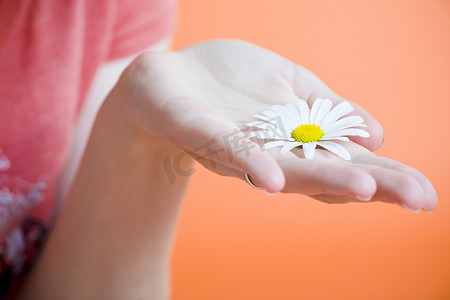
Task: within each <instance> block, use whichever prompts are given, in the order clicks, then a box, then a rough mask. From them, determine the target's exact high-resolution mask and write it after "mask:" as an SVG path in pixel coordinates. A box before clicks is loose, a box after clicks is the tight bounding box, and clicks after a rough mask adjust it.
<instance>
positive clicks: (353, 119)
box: [322, 116, 365, 133]
mask: <svg viewBox="0 0 450 300" xmlns="http://www.w3.org/2000/svg"><path fill="white" fill-rule="evenodd" d="M362 122H363V118H361V117H360V116H350V117H345V118H342V119H340V120H337V121H336V122H334V123H331V124H329V125H328V126H322V130H323V131H324V132H327V133H328V132H330V133H331V132H333V131H335V130H338V129H344V128H348V127H353V126H358V125H362V124H361V123H362ZM364 126H365V125H364ZM364 126H363V127H364Z"/></svg>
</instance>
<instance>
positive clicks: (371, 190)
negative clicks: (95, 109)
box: [117, 40, 437, 211]
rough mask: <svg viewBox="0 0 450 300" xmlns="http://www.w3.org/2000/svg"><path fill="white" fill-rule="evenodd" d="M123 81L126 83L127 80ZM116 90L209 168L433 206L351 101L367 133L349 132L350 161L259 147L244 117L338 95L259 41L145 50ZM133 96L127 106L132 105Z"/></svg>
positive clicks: (311, 190)
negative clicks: (383, 153)
mask: <svg viewBox="0 0 450 300" xmlns="http://www.w3.org/2000/svg"><path fill="white" fill-rule="evenodd" d="M124 83H125V84H124ZM117 87H118V90H120V91H121V92H123V93H125V95H127V99H128V101H127V103H128V105H127V111H128V113H129V115H130V116H131V117H132V119H133V121H135V122H136V123H137V124H138V125H139V126H141V127H142V128H145V129H146V130H147V131H148V132H149V133H150V135H151V136H155V137H156V136H158V137H159V138H161V137H162V138H164V139H167V140H169V141H170V142H172V143H174V144H175V145H177V146H178V147H180V148H181V149H183V150H184V151H186V152H187V153H189V154H191V156H192V157H194V158H195V159H197V160H198V161H199V162H200V163H202V164H203V165H204V166H205V167H207V168H209V169H210V170H212V171H214V172H216V173H219V174H222V175H230V176H236V177H240V176H241V170H243V171H245V172H248V173H249V174H250V175H251V178H252V180H253V181H254V182H255V183H256V184H257V185H259V186H261V187H263V188H264V189H265V190H266V191H268V192H271V193H273V192H278V191H284V192H294V193H301V194H306V195H309V196H312V197H314V198H316V199H318V200H321V201H325V202H330V203H336V202H338V203H343V202H349V201H361V200H362V201H368V200H381V201H387V202H392V203H398V204H401V205H403V206H406V207H408V208H410V209H413V210H417V209H422V208H423V209H425V210H427V211H432V210H433V209H434V208H435V206H436V204H437V197H436V193H435V191H434V189H433V187H432V185H431V183H430V182H429V181H428V179H427V178H426V177H425V176H423V175H422V174H421V173H420V172H418V171H416V170H414V169H412V168H410V167H408V166H405V165H402V164H400V163H398V162H396V161H393V160H390V159H387V158H382V157H378V156H376V155H375V154H373V153H372V152H371V151H373V150H376V149H377V148H378V147H379V146H380V145H381V143H382V140H383V131H382V129H381V126H380V125H379V124H378V122H377V121H376V120H375V119H374V118H372V117H371V116H370V115H369V114H368V113H367V112H366V111H364V110H363V109H362V108H361V107H359V106H358V105H356V104H352V106H353V107H354V108H355V109H354V111H353V112H352V113H351V114H356V115H359V116H361V117H363V119H364V123H365V124H367V125H368V127H367V131H368V132H369V133H370V137H369V138H361V137H352V138H351V140H352V141H351V142H346V143H345V147H346V148H347V149H348V150H349V151H350V153H351V156H352V159H351V161H344V160H342V159H340V158H339V157H337V156H336V155H334V154H332V153H330V152H327V151H325V150H321V149H318V150H316V155H315V156H314V159H312V160H307V159H305V158H304V156H303V152H302V150H301V149H297V148H296V149H294V151H291V152H288V153H287V154H285V155H281V154H280V152H279V148H275V149H270V150H267V151H261V149H260V147H259V146H258V145H257V144H256V143H255V142H254V141H251V140H249V139H247V138H246V130H248V128H247V127H246V125H245V124H247V123H248V122H251V121H253V120H255V118H254V117H253V115H255V114H259V113H260V112H261V111H263V110H266V109H268V108H269V107H270V106H272V105H275V104H282V105H283V104H287V103H296V101H297V100H298V99H299V98H300V99H305V100H307V101H308V102H309V103H310V104H311V103H312V101H314V99H316V98H318V97H320V98H329V99H331V100H332V101H333V103H334V104H337V103H339V102H342V101H344V99H343V98H341V97H339V96H338V95H336V94H335V93H333V92H332V91H331V90H330V89H329V88H328V87H327V86H326V85H325V84H323V83H322V82H321V81H320V80H319V79H318V78H317V77H316V76H315V75H314V74H312V73H311V72H309V71H308V70H306V69H304V68H302V67H300V66H298V65H296V64H294V63H292V62H290V61H288V60H286V59H284V58H282V57H280V56H278V55H276V54H274V53H272V52H270V51H267V50H265V49H262V48H259V47H257V46H254V45H251V44H248V43H245V42H242V41H236V40H219V41H211V42H205V43H201V44H197V45H194V46H191V47H189V48H187V49H184V50H182V51H179V52H169V53H147V54H144V55H142V56H140V57H139V58H138V59H137V60H135V61H134V63H132V64H131V66H130V67H129V68H128V69H127V70H126V71H125V73H124V75H123V76H122V79H121V81H120V82H119V84H118V86H117ZM130 104H131V105H130Z"/></svg>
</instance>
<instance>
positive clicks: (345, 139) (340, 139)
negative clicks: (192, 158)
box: [320, 136, 350, 142]
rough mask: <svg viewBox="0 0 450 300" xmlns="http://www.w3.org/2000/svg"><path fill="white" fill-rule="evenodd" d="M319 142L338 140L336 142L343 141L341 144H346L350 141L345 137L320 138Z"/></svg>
mask: <svg viewBox="0 0 450 300" xmlns="http://www.w3.org/2000/svg"><path fill="white" fill-rule="evenodd" d="M320 140H321V141H329V140H338V141H343V142H348V141H350V139H349V138H348V137H345V136H337V137H330V138H329V137H322V138H321V139H320Z"/></svg>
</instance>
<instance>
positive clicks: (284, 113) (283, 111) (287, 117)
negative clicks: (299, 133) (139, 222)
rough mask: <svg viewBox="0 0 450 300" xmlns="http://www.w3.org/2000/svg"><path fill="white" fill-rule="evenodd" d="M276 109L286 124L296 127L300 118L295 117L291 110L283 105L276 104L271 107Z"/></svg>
mask: <svg viewBox="0 0 450 300" xmlns="http://www.w3.org/2000/svg"><path fill="white" fill-rule="evenodd" d="M271 109H273V110H274V111H276V112H277V113H278V114H279V115H280V116H281V119H282V120H283V122H284V124H286V125H287V126H288V127H294V128H295V126H298V120H296V119H295V118H294V116H293V115H291V113H290V112H289V110H288V109H287V108H286V107H284V106H281V105H274V106H272V107H271Z"/></svg>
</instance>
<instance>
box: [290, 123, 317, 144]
mask: <svg viewBox="0 0 450 300" xmlns="http://www.w3.org/2000/svg"><path fill="white" fill-rule="evenodd" d="M322 137H323V131H322V129H320V127H319V126H317V125H314V124H303V125H300V126H298V127H297V128H295V130H294V131H293V132H292V138H293V139H294V140H296V141H297V142H302V143H311V142H317V141H319V140H320V139H321V138H322Z"/></svg>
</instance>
